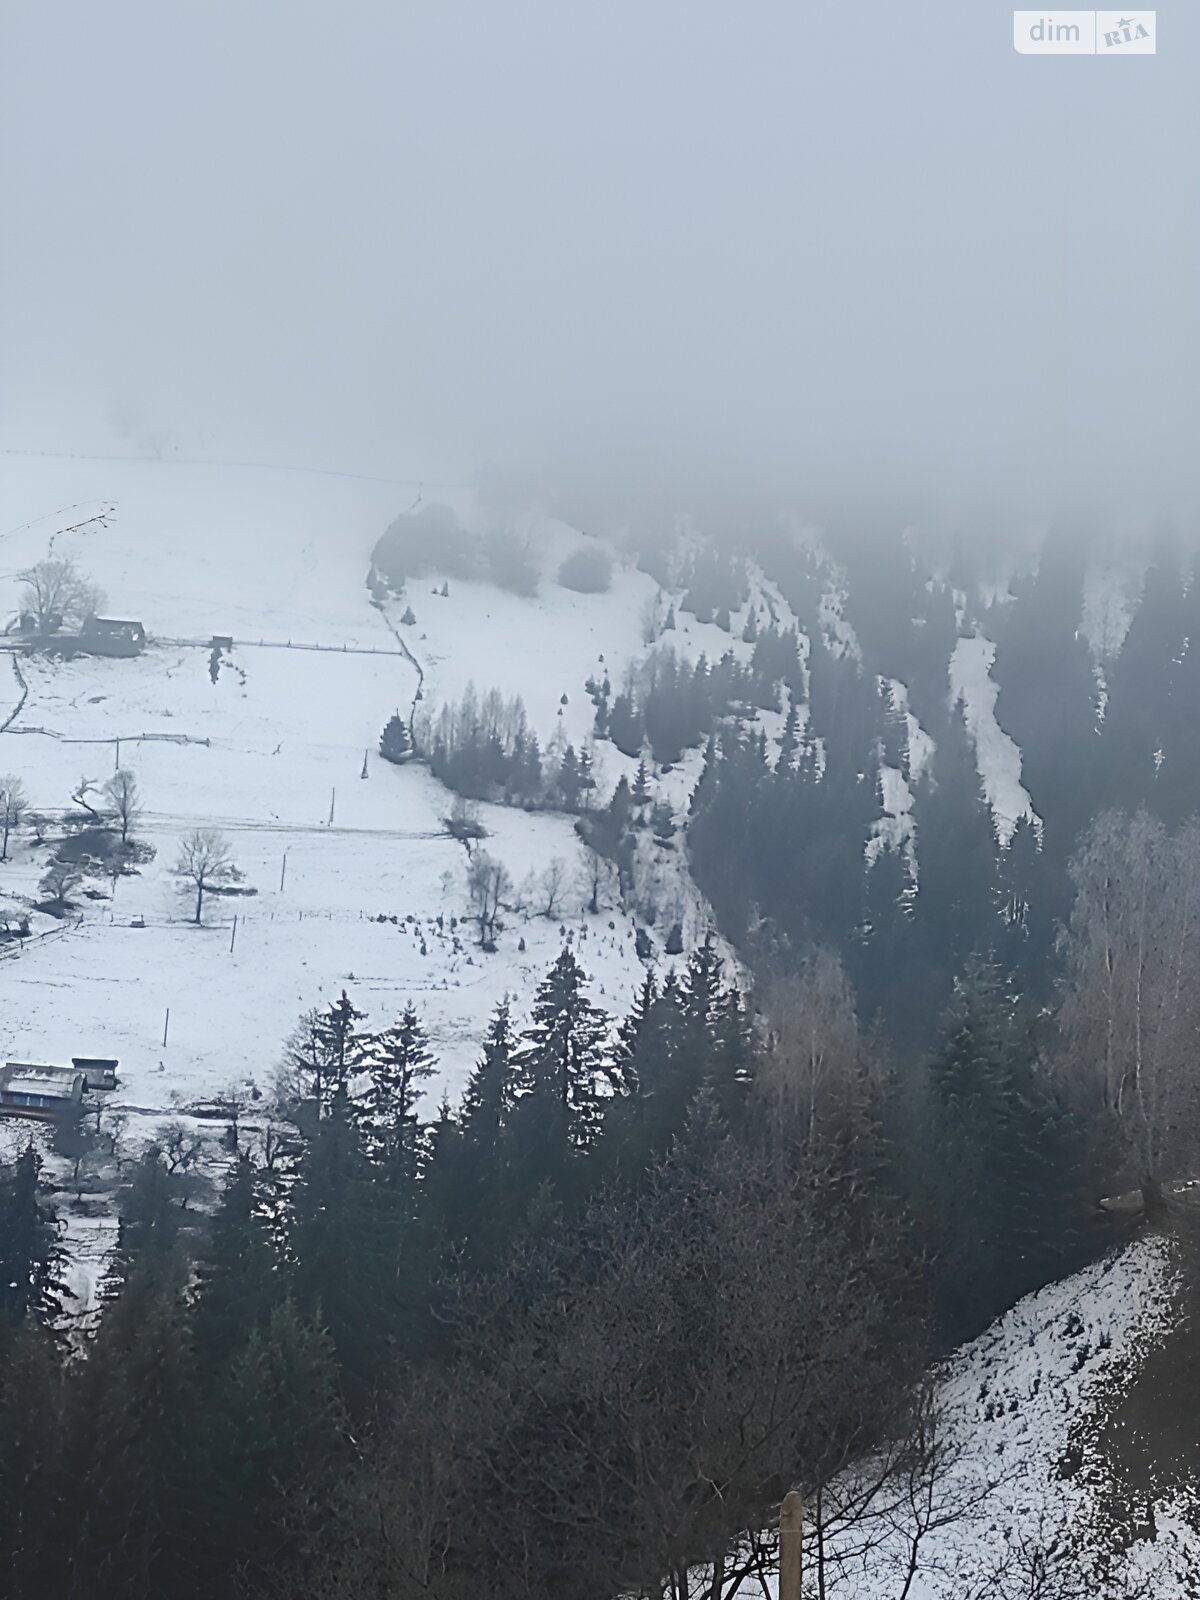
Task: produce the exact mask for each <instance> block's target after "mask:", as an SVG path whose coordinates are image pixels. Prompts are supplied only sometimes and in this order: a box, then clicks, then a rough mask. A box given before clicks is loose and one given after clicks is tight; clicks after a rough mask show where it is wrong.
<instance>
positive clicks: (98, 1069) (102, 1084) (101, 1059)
mask: <svg viewBox="0 0 1200 1600" xmlns="http://www.w3.org/2000/svg"><path fill="white" fill-rule="evenodd" d="M71 1063H72V1065H73V1066H74V1067H75V1069H76V1070H77V1071H78V1072H82V1073H83V1080H84V1081H83V1087H84V1089H85V1090H88V1091H94V1090H96V1089H115V1088H116V1087H117V1068H118V1066H119V1065H120V1062H119V1061H117V1060H116V1059H115V1058H114V1057H112V1056H72V1057H71Z"/></svg>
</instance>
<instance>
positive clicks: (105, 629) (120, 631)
mask: <svg viewBox="0 0 1200 1600" xmlns="http://www.w3.org/2000/svg"><path fill="white" fill-rule="evenodd" d="M78 648H79V649H80V650H81V651H83V653H84V654H85V655H89V656H137V655H141V653H142V651H143V650H144V649H145V648H146V630H145V628H143V626H142V624H141V623H140V622H133V621H130V620H128V619H124V618H121V617H88V619H87V620H86V622H85V623H84V624H83V627H82V628H80V630H79V640H78Z"/></svg>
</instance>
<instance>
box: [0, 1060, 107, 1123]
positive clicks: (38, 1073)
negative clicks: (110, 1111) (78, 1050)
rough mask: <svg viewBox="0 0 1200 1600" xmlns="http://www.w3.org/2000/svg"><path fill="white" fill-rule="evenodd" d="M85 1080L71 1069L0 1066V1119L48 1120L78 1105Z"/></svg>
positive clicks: (16, 1064) (32, 1064) (25, 1064)
mask: <svg viewBox="0 0 1200 1600" xmlns="http://www.w3.org/2000/svg"><path fill="white" fill-rule="evenodd" d="M86 1087H87V1079H86V1077H85V1076H84V1074H83V1073H82V1072H79V1071H77V1070H76V1069H75V1068H74V1067H50V1066H42V1065H40V1064H38V1063H35V1062H29V1061H10V1062H9V1063H8V1064H7V1066H5V1067H0V1116H9V1117H36V1118H40V1119H41V1120H42V1121H50V1120H52V1119H53V1118H54V1117H57V1116H61V1115H62V1114H63V1112H66V1111H70V1110H72V1109H73V1108H75V1107H76V1106H78V1105H80V1104H81V1102H82V1100H83V1094H84V1090H85V1088H86Z"/></svg>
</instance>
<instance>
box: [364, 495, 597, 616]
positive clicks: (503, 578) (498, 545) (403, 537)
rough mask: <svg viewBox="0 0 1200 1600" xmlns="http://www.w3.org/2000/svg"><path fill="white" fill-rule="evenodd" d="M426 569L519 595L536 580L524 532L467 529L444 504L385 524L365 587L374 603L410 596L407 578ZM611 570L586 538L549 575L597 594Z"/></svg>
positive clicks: (424, 573)
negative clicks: (482, 581) (477, 580)
mask: <svg viewBox="0 0 1200 1600" xmlns="http://www.w3.org/2000/svg"><path fill="white" fill-rule="evenodd" d="M431 573H436V574H437V575H438V576H439V577H442V578H445V577H450V578H480V579H486V580H487V581H489V582H491V583H494V584H496V585H497V586H498V587H499V588H501V589H507V590H508V591H509V592H510V593H511V594H516V595H522V596H525V597H529V596H531V595H535V594H536V593H537V591H538V585H539V582H540V580H541V566H540V563H539V560H538V557H537V554H536V553H535V551H534V550H533V548H532V546H531V542H530V540H529V538H528V537H527V536H523V535H521V534H519V533H517V532H516V531H515V530H514V529H513V528H512V527H510V526H507V525H502V526H498V527H496V528H495V529H493V530H492V531H491V532H489V533H487V534H486V535H482V534H477V533H473V532H471V531H470V530H469V529H467V528H464V527H463V525H462V523H461V522H460V521H459V519H458V517H457V516H456V515H455V513H454V512H453V511H451V510H450V508H449V507H448V506H443V505H436V504H434V505H427V506H423V507H422V508H421V510H420V511H409V512H405V513H404V514H402V515H401V516H398V517H397V518H396V519H395V520H394V521H393V522H392V523H391V525H390V526H389V527H388V528H387V530H386V532H385V533H384V534H383V537H382V538H381V539H380V540H379V541H378V543H377V544H376V546H375V548H374V550H373V551H372V553H371V568H370V571H369V573H368V574H367V586H368V587H369V589H370V590H371V593H372V595H373V597H374V598H375V599H376V600H377V601H380V602H382V601H383V600H385V599H386V598H387V597H388V596H389V595H406V596H408V597H410V599H411V594H412V591H411V589H410V588H409V585H410V584H411V583H412V581H413V580H414V579H417V578H422V577H425V576H427V575H428V574H431ZM612 573H613V563H612V557H611V555H610V554H609V552H608V550H607V548H606V547H605V546H604V545H600V544H597V543H595V542H593V541H591V540H587V541H585V542H584V543H583V544H581V545H577V546H576V548H575V549H573V550H571V551H569V552H568V554H567V555H566V556H565V557H564V558H563V560H562V561H561V563H560V564H559V566H558V568H557V569H556V573H555V578H556V581H557V582H558V583H559V584H561V585H562V587H563V588H564V589H574V590H577V591H578V592H579V593H581V594H601V593H603V592H604V591H605V590H606V589H608V587H609V586H610V584H611V583H612ZM413 620H415V618H414V619H413Z"/></svg>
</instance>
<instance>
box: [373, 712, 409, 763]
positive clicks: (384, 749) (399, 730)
mask: <svg viewBox="0 0 1200 1600" xmlns="http://www.w3.org/2000/svg"><path fill="white" fill-rule="evenodd" d="M412 753H413V745H412V739H411V737H410V735H409V732H408V724H407V723H406V722H405V720H404V718H403V717H402V716H401V715H400V713H399V712H398V711H397V712H395V713H394V714H393V715H392V716H390V717H389V718H388V720H387V723H386V724H385V726H384V730H383V733H382V734H381V736H380V739H379V754H380V755H381V756H382V757H383V759H384V760H385V761H393V762H396V763H397V764H399V763H401V762H404V761H407V760H408V759H409V757H410V756H411V755H412Z"/></svg>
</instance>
